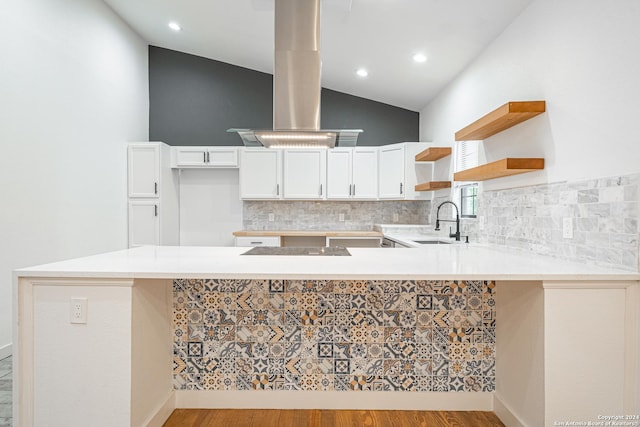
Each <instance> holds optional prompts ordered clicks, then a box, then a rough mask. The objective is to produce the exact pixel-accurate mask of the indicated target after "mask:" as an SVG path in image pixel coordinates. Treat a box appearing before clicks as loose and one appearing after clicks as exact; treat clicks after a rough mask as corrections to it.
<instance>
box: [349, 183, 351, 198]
mask: <svg viewBox="0 0 640 427" xmlns="http://www.w3.org/2000/svg"><path fill="white" fill-rule="evenodd" d="M349 195H351V184H349Z"/></svg>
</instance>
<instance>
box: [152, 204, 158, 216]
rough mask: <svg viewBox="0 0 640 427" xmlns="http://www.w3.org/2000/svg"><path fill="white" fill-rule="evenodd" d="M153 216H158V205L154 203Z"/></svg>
mask: <svg viewBox="0 0 640 427" xmlns="http://www.w3.org/2000/svg"><path fill="white" fill-rule="evenodd" d="M153 216H158V205H153Z"/></svg>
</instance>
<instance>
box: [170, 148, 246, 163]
mask: <svg viewBox="0 0 640 427" xmlns="http://www.w3.org/2000/svg"><path fill="white" fill-rule="evenodd" d="M171 167H172V168H237V167H238V147H176V146H174V147H171Z"/></svg>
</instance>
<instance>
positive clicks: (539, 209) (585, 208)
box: [432, 174, 640, 271]
mask: <svg viewBox="0 0 640 427" xmlns="http://www.w3.org/2000/svg"><path fill="white" fill-rule="evenodd" d="M639 194H640V174H634V175H625V176H616V177H607V178H601V179H589V180H582V181H574V182H559V183H552V184H545V185H535V186H530V187H520V188H514V189H506V190H496V191H483V192H480V194H479V196H478V200H479V205H478V216H479V217H480V216H482V217H484V224H485V226H484V229H483V230H480V227H479V226H478V223H479V220H478V219H462V220H461V232H462V234H463V235H467V234H468V235H470V239H471V241H475V242H478V241H479V242H481V243H491V244H496V245H505V246H508V247H511V248H514V249H519V250H525V251H531V252H535V253H541V254H546V255H552V256H557V257H562V258H566V259H571V260H575V261H586V262H591V263H595V264H598V265H602V266H606V267H614V268H621V269H625V270H632V271H638V269H639V252H640V251H639V249H638V242H639V241H640V238H639V232H640V230H639V228H638V221H639V220H640V203H639V202H638V200H639V199H640V197H639ZM444 200H447V198H446V197H437V198H435V199H434V200H433V203H432V215H434V218H435V210H436V209H437V207H438V206H439V204H440V203H442V202H443V201H444ZM450 209H451V207H450V206H448V205H445V206H444V207H443V208H442V209H441V217H442V215H443V214H444V215H450ZM566 217H570V218H572V219H573V227H574V229H573V231H574V233H573V238H572V239H565V238H563V236H562V220H563V218H566Z"/></svg>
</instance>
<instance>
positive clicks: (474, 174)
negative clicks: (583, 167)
mask: <svg viewBox="0 0 640 427" xmlns="http://www.w3.org/2000/svg"><path fill="white" fill-rule="evenodd" d="M541 169H544V159H539V158H524V159H518V158H511V157H509V158H506V159H502V160H498V161H496V162H492V163H487V164H486V165H482V166H478V167H475V168H472V169H467V170H463V171H460V172H456V173H454V174H453V180H454V181H485V180H488V179H493V178H502V177H503V176H510V175H517V174H520V173H526V172H533V171H537V170H541Z"/></svg>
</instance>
